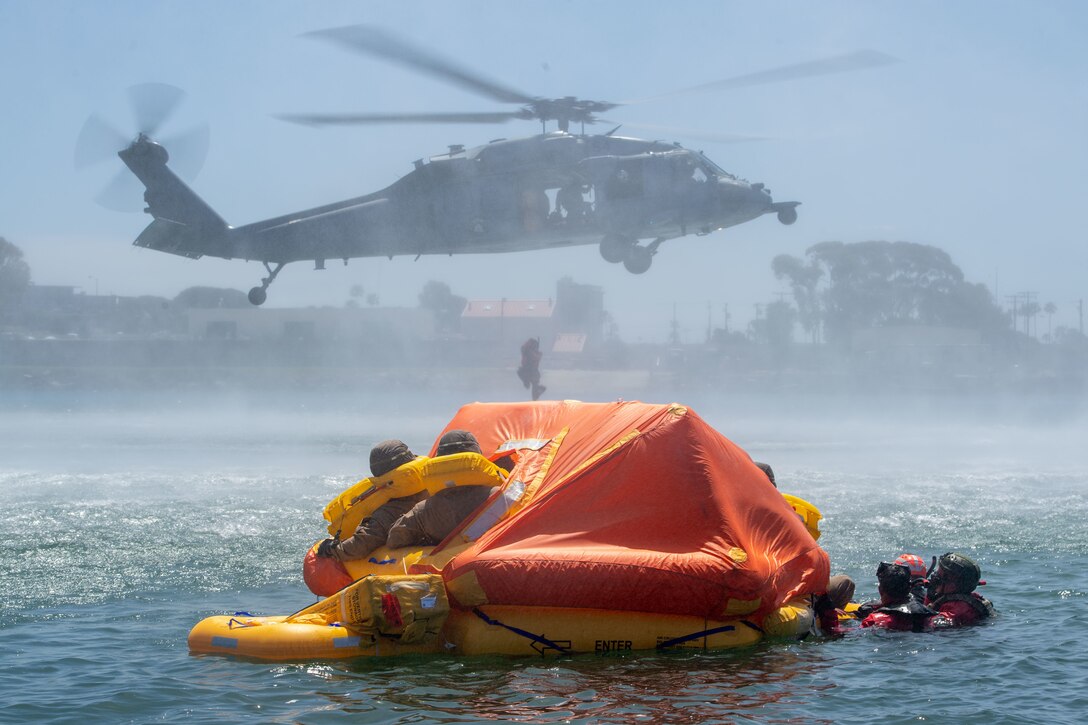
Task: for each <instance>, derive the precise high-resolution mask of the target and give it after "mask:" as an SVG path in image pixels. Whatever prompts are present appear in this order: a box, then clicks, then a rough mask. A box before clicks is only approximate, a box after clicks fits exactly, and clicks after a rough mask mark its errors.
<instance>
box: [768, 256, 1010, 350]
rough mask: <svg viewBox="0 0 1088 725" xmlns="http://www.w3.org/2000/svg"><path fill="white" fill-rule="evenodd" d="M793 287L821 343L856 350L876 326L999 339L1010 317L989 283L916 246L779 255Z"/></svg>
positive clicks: (804, 320)
mask: <svg viewBox="0 0 1088 725" xmlns="http://www.w3.org/2000/svg"><path fill="white" fill-rule="evenodd" d="M771 269H772V270H773V271H774V274H775V276H776V277H778V278H779V279H783V278H784V279H786V280H788V281H789V283H790V286H791V288H792V290H793V298H794V302H795V303H796V305H797V315H798V321H799V322H800V323H801V326H802V327H803V328H804V329H805V331H806V332H808V334H809V335H810V337H811V339H812V341H813V342H818V341H821V340H826V341H827V342H829V343H832V344H837V345H848V344H849V343H850V340H851V336H852V334H853V332H854V331H856V330H859V329H863V328H869V327H889V326H895V325H930V326H942V327H957V328H962V329H971V330H977V331H979V332H981V333H983V334H984V335H988V336H992V335H999V334H1002V333H1003V332H1005V331H1007V330H1008V327H1009V325H1008V319H1007V317H1006V315H1005V313H1004V312H1003V311H1002V310H1001V309H1000V308H999V307H998V306H997V305H995V304H994V302H993V300H992V299H991V296H990V292H989V290H988V289H987V288H986V286H985V285H982V284H972V283H970V282H967V281H966V280H965V279H964V275H963V271H962V270H961V269H960V268H959V267H957V266H956V265H955V264H954V263H953V262H952V258H951V257H949V256H948V254H947V253H946V252H944V251H942V250H940V249H938V248H936V247H931V246H928V245H925V244H914V243H912V242H880V241H874V242H857V243H854V244H844V243H842V242H823V243H820V244H816V245H813V246H811V247H809V248H808V249H807V250H806V252H805V258H804V259H800V258H798V257H793V256H790V255H787V254H783V255H779V256H778V257H775V258H774V261H773V262H772V263H771Z"/></svg>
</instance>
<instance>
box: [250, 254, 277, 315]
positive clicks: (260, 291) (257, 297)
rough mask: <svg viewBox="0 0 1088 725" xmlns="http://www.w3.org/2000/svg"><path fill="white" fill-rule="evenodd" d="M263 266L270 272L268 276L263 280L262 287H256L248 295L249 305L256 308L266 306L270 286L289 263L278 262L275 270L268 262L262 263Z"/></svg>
mask: <svg viewBox="0 0 1088 725" xmlns="http://www.w3.org/2000/svg"><path fill="white" fill-rule="evenodd" d="M261 264H263V265H264V268H265V269H266V270H268V276H267V277H264V278H262V279H261V286H260V287H254V288H253V289H251V290H250V291H249V294H248V295H246V296H247V297H249V304H251V305H253V306H254V307H260V306H261V305H263V304H264V301H265V300H267V299H268V285H270V284H272V280H274V279H276V275H277V274H279V273H280V270H281V269H283V265H285V264H287V262H277V263H276V268H275V269H273V268H272V267H271V265H269V264H268V262H261Z"/></svg>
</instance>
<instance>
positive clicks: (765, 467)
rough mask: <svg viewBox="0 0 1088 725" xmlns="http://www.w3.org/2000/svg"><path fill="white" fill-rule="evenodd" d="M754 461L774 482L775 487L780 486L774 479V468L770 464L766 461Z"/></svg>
mask: <svg viewBox="0 0 1088 725" xmlns="http://www.w3.org/2000/svg"><path fill="white" fill-rule="evenodd" d="M752 463H754V464H756V466H757V467H758V468H759V470H761V471H763V472H764V473H765V474H767V478H768V479H769V480H770V482H771V483H774V486H775V488H778V484H777V483H775V481H774V470H773V469H772V468H771V467H770V465H769V464H767V463H764V462H763V461H752Z"/></svg>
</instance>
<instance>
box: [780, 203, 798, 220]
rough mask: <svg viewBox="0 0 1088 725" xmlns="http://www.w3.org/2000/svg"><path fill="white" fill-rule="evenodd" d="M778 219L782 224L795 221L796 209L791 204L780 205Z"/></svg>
mask: <svg viewBox="0 0 1088 725" xmlns="http://www.w3.org/2000/svg"><path fill="white" fill-rule="evenodd" d="M778 221H780V222H782V223H783V224H793V223H794V222H795V221H797V209H795V208H793V207H792V206H788V207H782V208H781V209H779V210H778Z"/></svg>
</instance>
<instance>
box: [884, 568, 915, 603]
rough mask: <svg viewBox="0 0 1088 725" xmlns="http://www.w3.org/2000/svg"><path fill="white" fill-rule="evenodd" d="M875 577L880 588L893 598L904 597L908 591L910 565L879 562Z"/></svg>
mask: <svg viewBox="0 0 1088 725" xmlns="http://www.w3.org/2000/svg"><path fill="white" fill-rule="evenodd" d="M876 579H877V581H878V582H879V583H880V588H881V589H882V590H884V591H885V592H886V593H887V594H888V595H890V596H891V597H893V598H896V599H898V598H901V597H905V596H907V595H908V594H909V593H910V567H908V566H906V565H904V564H889V563H888V562H886V561H882V562H880V566H878V567H877V569H876Z"/></svg>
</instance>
